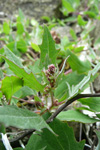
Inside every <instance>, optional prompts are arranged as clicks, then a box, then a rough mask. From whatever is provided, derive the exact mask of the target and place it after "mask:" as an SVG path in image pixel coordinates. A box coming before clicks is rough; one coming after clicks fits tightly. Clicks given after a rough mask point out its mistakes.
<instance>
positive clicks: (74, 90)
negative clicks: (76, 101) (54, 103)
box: [59, 62, 100, 101]
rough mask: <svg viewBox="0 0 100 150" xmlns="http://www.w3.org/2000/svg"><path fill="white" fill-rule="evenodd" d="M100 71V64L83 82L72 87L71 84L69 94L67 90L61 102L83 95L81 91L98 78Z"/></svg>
mask: <svg viewBox="0 0 100 150" xmlns="http://www.w3.org/2000/svg"><path fill="white" fill-rule="evenodd" d="M99 69H100V62H99V63H98V64H97V65H96V66H95V67H94V69H92V70H91V71H89V72H88V75H87V76H85V77H84V78H83V79H82V81H80V82H79V83H78V84H77V85H76V86H72V87H70V84H67V85H68V89H69V93H68V89H67V90H66V91H65V94H64V95H63V96H62V97H61V99H59V101H63V100H65V99H67V100H69V99H70V98H72V97H73V96H75V95H77V94H78V93H81V91H82V90H83V89H85V88H86V87H87V86H86V85H88V84H89V82H92V81H93V80H94V77H96V76H95V74H96V73H97V72H98V70H99ZM69 83H70V82H69Z"/></svg>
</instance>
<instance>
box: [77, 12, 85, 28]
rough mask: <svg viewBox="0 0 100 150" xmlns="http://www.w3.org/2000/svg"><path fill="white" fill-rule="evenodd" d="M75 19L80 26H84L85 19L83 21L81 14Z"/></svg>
mask: <svg viewBox="0 0 100 150" xmlns="http://www.w3.org/2000/svg"><path fill="white" fill-rule="evenodd" d="M77 21H78V24H79V25H80V26H85V25H86V24H87V21H84V20H83V18H82V16H81V15H78V18H77Z"/></svg>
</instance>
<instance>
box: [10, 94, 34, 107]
mask: <svg viewBox="0 0 100 150" xmlns="http://www.w3.org/2000/svg"><path fill="white" fill-rule="evenodd" d="M12 98H15V99H17V100H19V101H22V102H25V103H28V104H32V105H34V102H31V101H29V100H24V99H22V98H18V97H15V96H12Z"/></svg>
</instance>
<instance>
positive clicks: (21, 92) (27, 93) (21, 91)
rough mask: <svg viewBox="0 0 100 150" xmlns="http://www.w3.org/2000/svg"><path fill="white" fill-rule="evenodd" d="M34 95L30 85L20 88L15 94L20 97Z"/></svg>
mask: <svg viewBox="0 0 100 150" xmlns="http://www.w3.org/2000/svg"><path fill="white" fill-rule="evenodd" d="M30 95H34V91H33V90H32V89H31V88H29V87H28V86H23V87H22V88H21V89H19V90H18V91H17V92H16V93H15V94H14V96H16V97H17V96H18V97H20V98H24V97H26V96H30Z"/></svg>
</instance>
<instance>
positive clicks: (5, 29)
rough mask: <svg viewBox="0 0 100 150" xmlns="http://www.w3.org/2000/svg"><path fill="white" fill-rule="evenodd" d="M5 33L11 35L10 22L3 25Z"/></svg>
mask: <svg viewBox="0 0 100 150" xmlns="http://www.w3.org/2000/svg"><path fill="white" fill-rule="evenodd" d="M3 32H4V33H5V34H9V33H10V27H9V23H8V22H4V23H3Z"/></svg>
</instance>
